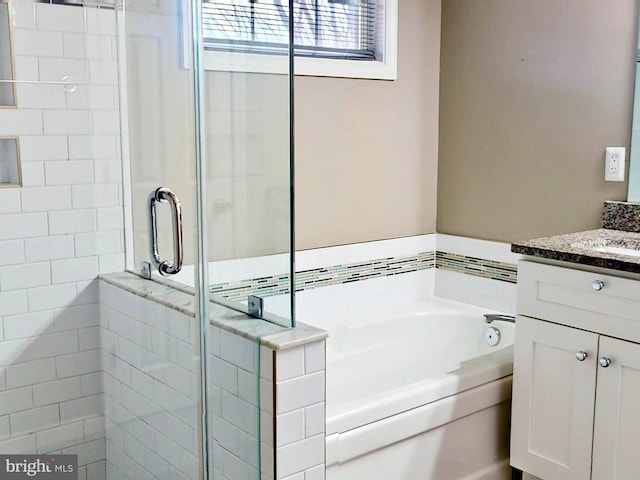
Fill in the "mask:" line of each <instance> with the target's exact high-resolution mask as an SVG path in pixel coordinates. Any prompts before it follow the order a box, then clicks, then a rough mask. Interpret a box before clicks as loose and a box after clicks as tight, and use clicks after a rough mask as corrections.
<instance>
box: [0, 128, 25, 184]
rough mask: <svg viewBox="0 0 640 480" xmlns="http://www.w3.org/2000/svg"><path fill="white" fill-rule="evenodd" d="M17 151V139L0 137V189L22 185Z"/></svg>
mask: <svg viewBox="0 0 640 480" xmlns="http://www.w3.org/2000/svg"><path fill="white" fill-rule="evenodd" d="M18 151H19V149H18V139H17V138H15V137H8V138H7V137H0V188H4V187H20V186H21V185H22V179H21V175H20V158H19V155H18Z"/></svg>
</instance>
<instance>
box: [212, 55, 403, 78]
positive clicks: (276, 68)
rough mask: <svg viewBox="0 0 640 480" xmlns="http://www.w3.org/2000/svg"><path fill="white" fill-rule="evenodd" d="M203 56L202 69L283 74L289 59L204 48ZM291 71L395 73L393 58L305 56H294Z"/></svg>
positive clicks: (361, 74)
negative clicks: (390, 60) (205, 49)
mask: <svg viewBox="0 0 640 480" xmlns="http://www.w3.org/2000/svg"><path fill="white" fill-rule="evenodd" d="M203 60H204V69H205V70H211V71H223V72H249V73H270V74H279V75H286V74H287V73H288V70H289V59H288V58H287V57H285V56H276V55H259V54H252V53H234V52H214V51H207V52H205V53H204V58H203ZM294 72H295V75H302V76H314V77H338V78H363V79H371V80H395V79H396V78H397V76H398V74H397V66H396V62H395V61H394V62H389V63H385V62H379V61H364V60H363V61H358V60H335V59H328V58H309V57H296V58H295V61H294Z"/></svg>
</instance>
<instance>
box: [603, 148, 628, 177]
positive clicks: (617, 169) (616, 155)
mask: <svg viewBox="0 0 640 480" xmlns="http://www.w3.org/2000/svg"><path fill="white" fill-rule="evenodd" d="M625 157H626V148H624V147H607V149H606V154H605V162H604V164H605V167H604V179H605V180H606V181H607V182H624V170H625Z"/></svg>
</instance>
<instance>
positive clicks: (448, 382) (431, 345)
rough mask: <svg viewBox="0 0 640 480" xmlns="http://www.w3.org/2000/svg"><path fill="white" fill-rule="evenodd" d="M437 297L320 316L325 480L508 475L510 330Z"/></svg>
mask: <svg viewBox="0 0 640 480" xmlns="http://www.w3.org/2000/svg"><path fill="white" fill-rule="evenodd" d="M483 313H488V311H487V310H486V309H482V308H477V307H473V306H469V305H466V304H461V303H457V302H451V301H447V300H441V299H437V298H432V299H427V300H420V301H414V302H410V303H406V304H403V305H393V306H390V307H384V308H379V309H376V310H374V311H368V312H362V313H359V314H350V315H349V316H344V317H333V318H330V319H324V320H322V319H319V320H317V321H315V322H314V324H315V325H316V326H318V327H320V328H323V329H326V330H328V331H329V339H328V342H327V366H326V368H327V371H326V375H327V376H326V378H327V412H326V414H327V418H326V428H327V430H326V433H327V450H326V461H327V480H360V479H362V480H365V479H366V480H376V479H381V480H382V479H385V480H387V479H389V480H414V479H415V480H447V479H465V480H471V479H473V480H479V479H486V480H489V479H490V480H496V479H502V478H505V479H507V478H510V473H509V472H510V470H509V468H508V435H509V434H508V432H509V410H510V408H509V407H510V398H511V373H512V356H513V349H512V345H513V330H514V329H513V325H511V324H507V323H504V322H496V323H495V324H494V326H495V327H496V328H498V329H499V330H500V332H501V341H500V343H499V344H498V345H497V346H495V347H491V346H489V345H487V344H486V343H485V341H484V337H483V334H484V331H485V329H486V328H487V324H486V323H485V322H484V318H483V316H482V314H483Z"/></svg>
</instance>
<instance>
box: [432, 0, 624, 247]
mask: <svg viewBox="0 0 640 480" xmlns="http://www.w3.org/2000/svg"><path fill="white" fill-rule="evenodd" d="M636 18H637V0H618V1H615V2H603V1H601V0H563V1H557V0H543V1H534V0H528V1H513V0H445V1H444V2H443V14H442V64H441V69H442V74H441V90H440V112H441V114H440V152H439V178H438V221H437V228H438V232H441V233H449V234H455V235H463V236H468V237H475V238H483V239H491V240H502V241H512V240H516V239H525V238H530V237H536V236H543V235H549V234H557V233H566V232H570V231H577V230H584V229H589V228H597V227H598V226H599V224H600V216H601V206H602V201H603V200H605V199H609V200H621V199H625V197H626V183H610V182H605V181H604V180H603V175H604V149H605V147H606V146H626V147H628V146H629V143H630V131H631V107H632V100H633V79H634V75H635V63H634V61H633V60H634V54H635V45H636V40H635V35H636V33H635V30H636Z"/></svg>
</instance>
